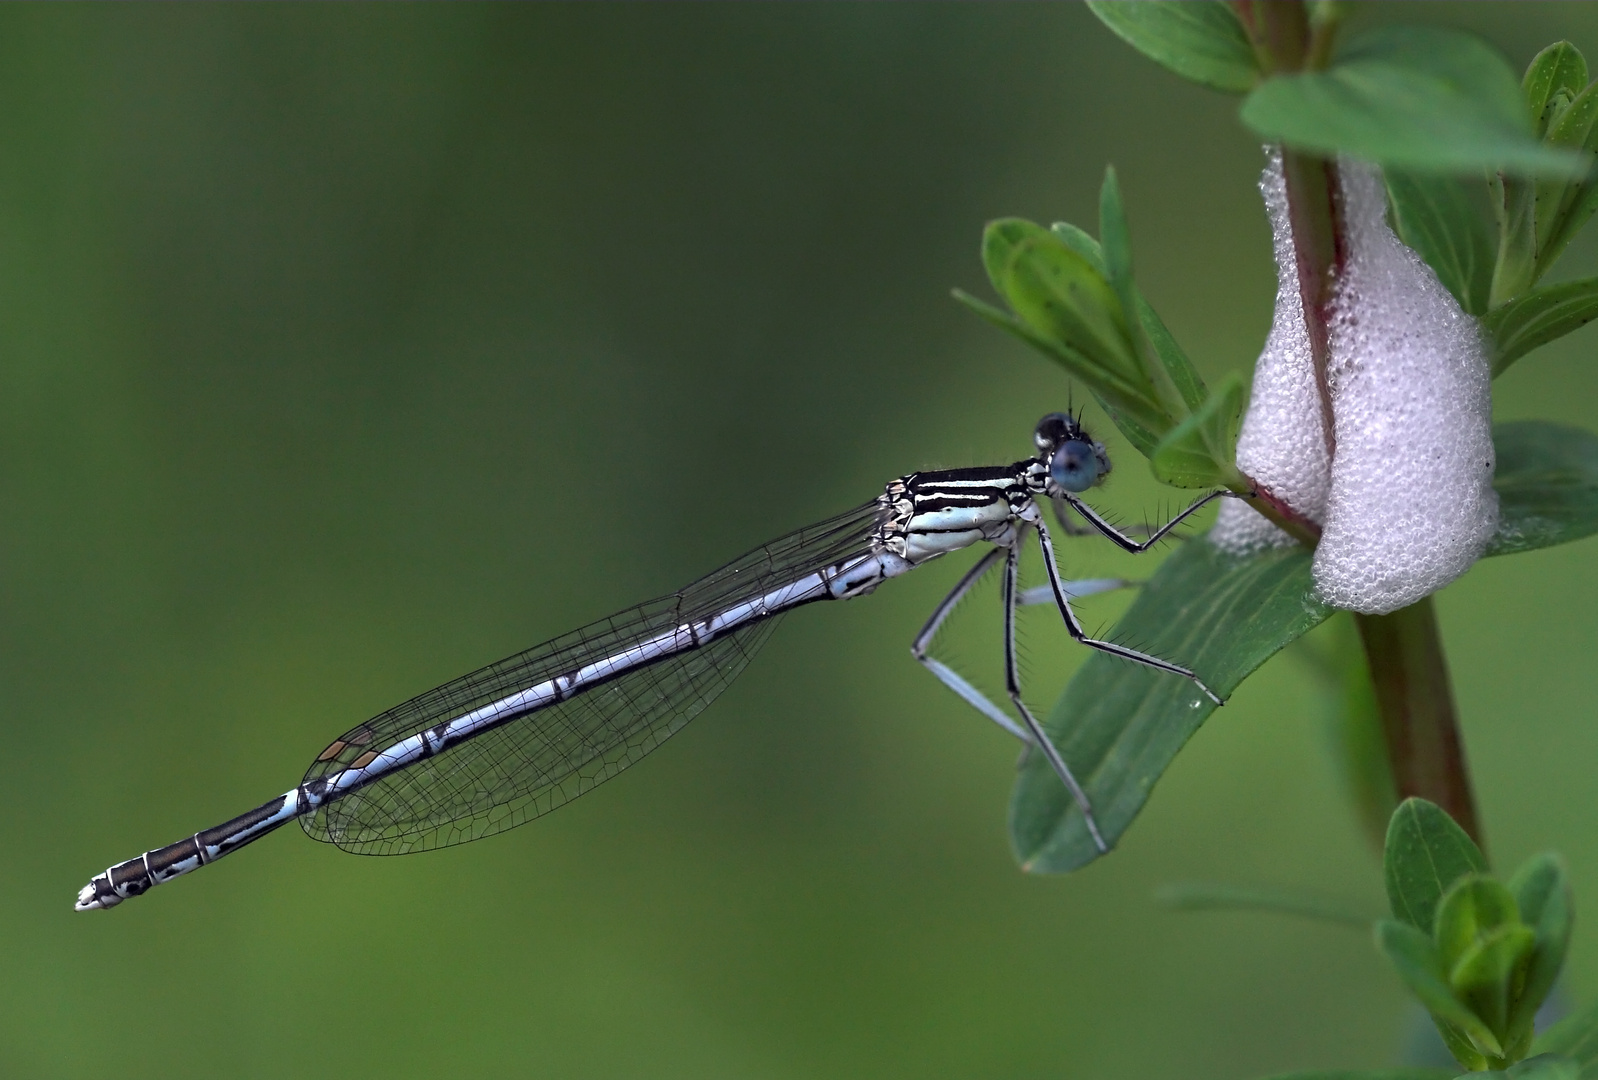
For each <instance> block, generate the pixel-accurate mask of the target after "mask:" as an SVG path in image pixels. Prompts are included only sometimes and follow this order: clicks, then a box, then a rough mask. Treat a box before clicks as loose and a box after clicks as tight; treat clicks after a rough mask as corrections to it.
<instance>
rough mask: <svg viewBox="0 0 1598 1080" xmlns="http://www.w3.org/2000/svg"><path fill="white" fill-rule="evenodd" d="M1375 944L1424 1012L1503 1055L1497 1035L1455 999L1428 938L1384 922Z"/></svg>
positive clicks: (1379, 925)
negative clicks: (1424, 1009)
mask: <svg viewBox="0 0 1598 1080" xmlns="http://www.w3.org/2000/svg"><path fill="white" fill-rule="evenodd" d="M1376 945H1377V947H1378V948H1380V949H1381V951H1382V953H1383V954H1384V955H1385V956H1386V957H1387V959H1388V960H1390V961H1391V962H1392V964H1393V967H1395V968H1397V969H1398V975H1399V978H1401V979H1403V980H1404V985H1405V986H1407V987H1409V992H1410V993H1412V994H1414V995H1415V997H1417V998H1418V999H1420V1003H1421V1004H1422V1005H1424V1006H1426V1011H1427V1012H1429V1013H1431V1014H1432V1016H1433V1017H1435V1018H1436V1019H1438V1020H1442V1021H1446V1022H1447V1023H1449V1024H1452V1025H1453V1026H1454V1027H1456V1028H1458V1029H1459V1030H1460V1031H1462V1032H1464V1033H1465V1035H1466V1036H1468V1037H1469V1038H1470V1039H1471V1041H1472V1042H1474V1043H1475V1044H1476V1045H1477V1047H1478V1048H1479V1049H1481V1050H1482V1051H1484V1052H1486V1053H1488V1054H1491V1055H1492V1056H1494V1057H1501V1056H1502V1051H1503V1048H1502V1047H1501V1046H1500V1045H1499V1043H1498V1038H1497V1036H1495V1035H1494V1034H1493V1033H1492V1032H1491V1031H1489V1030H1488V1029H1487V1025H1486V1024H1484V1023H1482V1021H1481V1018H1480V1017H1478V1016H1477V1015H1476V1014H1475V1013H1474V1012H1472V1011H1471V1010H1470V1008H1469V1007H1468V1006H1467V1005H1466V1004H1465V1003H1464V1002H1462V1001H1460V1000H1459V998H1457V997H1455V996H1454V989H1453V987H1452V986H1450V985H1449V984H1448V978H1447V976H1446V975H1444V974H1443V968H1442V961H1441V959H1440V958H1439V957H1438V955H1437V949H1436V947H1435V946H1434V945H1433V944H1432V939H1431V938H1430V937H1428V936H1427V935H1425V934H1423V933H1421V931H1419V930H1417V929H1416V928H1415V927H1413V926H1411V925H1409V924H1408V923H1402V922H1398V921H1397V920H1394V919H1383V920H1382V921H1381V922H1379V923H1377V924H1376Z"/></svg>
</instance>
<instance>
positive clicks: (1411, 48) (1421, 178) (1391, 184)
mask: <svg viewBox="0 0 1598 1080" xmlns="http://www.w3.org/2000/svg"><path fill="white" fill-rule="evenodd" d="M1255 6H1256V5H1249V4H1228V3H1223V2H1220V0H1198V2H1193V3H1188V2H1166V0H1154V2H1148V0H1130V2H1129V0H1090V3H1089V7H1091V8H1092V9H1093V11H1094V13H1095V14H1096V15H1097V16H1098V17H1099V19H1100V20H1101V21H1102V22H1104V24H1105V25H1106V26H1108V27H1109V28H1110V29H1111V30H1113V31H1114V32H1115V33H1116V34H1118V35H1119V36H1120V37H1122V38H1123V39H1124V40H1126V41H1127V42H1128V43H1129V44H1131V45H1132V46H1133V47H1134V48H1136V49H1137V50H1138V51H1140V52H1142V53H1143V54H1144V55H1146V56H1148V57H1150V58H1151V59H1153V60H1155V61H1156V62H1158V63H1160V64H1161V65H1162V66H1164V67H1166V68H1168V69H1170V70H1171V71H1174V72H1176V73H1177V74H1178V75H1182V76H1183V77H1185V78H1189V79H1192V80H1194V81H1196V82H1199V83H1202V84H1204V85H1206V86H1209V87H1212V88H1214V89H1217V90H1223V91H1227V92H1230V93H1236V94H1243V95H1245V96H1244V99H1243V103H1242V107H1241V110H1240V118H1241V120H1242V121H1243V123H1244V125H1245V126H1247V127H1248V128H1249V129H1250V130H1251V131H1253V132H1254V133H1255V134H1256V135H1258V136H1260V137H1261V138H1263V139H1266V140H1268V141H1271V142H1279V143H1281V144H1283V145H1284V146H1287V147H1290V148H1293V149H1295V150H1299V151H1303V152H1306V153H1312V154H1317V155H1324V156H1334V155H1338V154H1346V155H1349V156H1352V157H1356V158H1359V159H1361V160H1364V161H1370V162H1374V163H1376V164H1378V165H1380V166H1382V170H1383V173H1384V175H1385V176H1386V178H1387V187H1388V195H1389V198H1390V200H1391V204H1392V214H1393V224H1394V227H1395V228H1396V230H1397V231H1398V234H1399V236H1400V237H1401V238H1402V239H1403V241H1404V242H1405V243H1406V244H1408V245H1409V246H1410V247H1412V248H1414V249H1415V250H1416V251H1417V252H1419V253H1420V255H1421V257H1422V258H1424V259H1425V260H1426V262H1427V263H1428V264H1429V265H1430V266H1431V267H1432V269H1433V270H1435V271H1436V273H1437V276H1438V278H1439V280H1441V281H1442V283H1443V284H1444V285H1445V286H1446V287H1447V288H1448V289H1449V291H1450V292H1452V293H1453V294H1454V297H1455V298H1456V299H1457V300H1458V301H1459V304H1460V306H1461V307H1462V308H1464V310H1465V311H1466V312H1467V313H1468V314H1471V315H1474V316H1477V317H1478V318H1480V319H1481V320H1482V329H1483V331H1484V333H1485V335H1486V337H1487V339H1488V341H1489V343H1490V344H1491V346H1492V349H1493V374H1494V375H1495V376H1496V375H1498V374H1500V373H1501V372H1503V371H1504V370H1505V369H1506V368H1508V367H1509V365H1511V364H1512V363H1514V362H1515V361H1516V360H1518V359H1519V358H1520V357H1522V356H1524V355H1525V354H1526V353H1527V352H1530V351H1531V350H1532V349H1534V348H1536V347H1538V346H1539V345H1544V344H1547V343H1548V342H1549V341H1552V340H1554V339H1555V338H1558V337H1562V336H1563V335H1565V334H1568V333H1570V332H1571V331H1572V330H1575V329H1577V328H1578V327H1581V326H1583V325H1585V324H1586V323H1588V322H1590V321H1591V320H1592V319H1593V318H1595V317H1598V278H1586V279H1583V280H1580V281H1571V282H1564V283H1561V284H1557V285H1548V286H1542V287H1540V288H1539V287H1538V286H1537V283H1538V281H1539V280H1540V279H1541V278H1542V277H1543V276H1544V275H1545V274H1547V273H1548V271H1549V270H1550V269H1551V268H1552V267H1553V265H1554V263H1555V261H1556V260H1557V259H1558V258H1559V256H1560V254H1561V253H1562V252H1563V251H1564V250H1565V248H1566V247H1567V246H1568V245H1569V243H1570V241H1571V239H1572V238H1573V237H1574V236H1575V235H1576V233H1577V232H1578V231H1579V230H1580V229H1581V227H1582V226H1583V225H1585V224H1586V223H1587V221H1588V220H1589V219H1591V217H1592V216H1593V214H1594V213H1595V212H1598V172H1595V170H1594V161H1595V158H1598V82H1591V81H1589V79H1588V70H1587V61H1586V59H1585V58H1584V57H1583V56H1582V54H1581V52H1580V50H1578V49H1577V48H1576V47H1575V46H1574V45H1572V44H1571V43H1570V42H1568V41H1559V42H1555V43H1554V44H1552V45H1550V46H1548V47H1547V48H1546V49H1544V50H1543V51H1542V52H1540V53H1539V54H1538V55H1537V56H1536V58H1535V59H1533V60H1532V62H1531V65H1530V66H1529V67H1528V68H1527V69H1526V72H1525V74H1524V76H1522V77H1521V78H1518V79H1517V78H1516V76H1515V73H1514V70H1513V69H1512V68H1511V67H1510V66H1509V64H1508V63H1507V62H1506V61H1505V60H1504V58H1503V57H1502V56H1500V55H1499V54H1498V53H1497V52H1496V51H1495V50H1494V49H1493V48H1492V47H1491V46H1489V45H1488V44H1486V43H1485V42H1483V41H1481V40H1480V39H1479V38H1476V37H1475V36H1473V35H1471V34H1468V33H1465V32H1463V31H1459V30H1455V29H1451V28H1447V27H1435V26H1388V27H1379V28H1376V29H1372V30H1369V31H1366V32H1365V33H1362V34H1358V35H1354V36H1352V37H1350V38H1349V39H1348V40H1347V41H1346V42H1341V43H1339V44H1338V46H1337V47H1336V48H1335V49H1329V50H1328V55H1327V57H1326V60H1325V62H1324V63H1317V62H1316V57H1315V56H1313V55H1312V56H1310V57H1309V61H1310V62H1309V63H1308V64H1306V65H1305V66H1304V67H1303V68H1301V69H1296V70H1279V69H1278V66H1277V62H1278V60H1279V58H1277V57H1274V56H1273V55H1272V53H1271V49H1270V48H1269V47H1268V44H1267V43H1266V42H1265V41H1264V40H1262V37H1261V32H1260V28H1259V27H1257V26H1252V25H1249V24H1246V23H1245V21H1244V19H1242V18H1240V17H1239V15H1238V13H1237V12H1238V10H1239V9H1252V8H1253V7H1255ZM1338 10H1339V9H1338V8H1336V7H1335V6H1332V5H1325V6H1323V8H1322V11H1323V12H1324V13H1325V14H1324V15H1323V17H1322V19H1321V20H1320V21H1319V23H1318V24H1317V25H1316V26H1315V27H1314V32H1315V34H1316V35H1318V36H1319V37H1320V38H1322V39H1324V40H1325V41H1331V40H1332V39H1333V37H1334V34H1335V31H1336V29H1337V27H1336V22H1337V19H1338V14H1337V13H1338Z"/></svg>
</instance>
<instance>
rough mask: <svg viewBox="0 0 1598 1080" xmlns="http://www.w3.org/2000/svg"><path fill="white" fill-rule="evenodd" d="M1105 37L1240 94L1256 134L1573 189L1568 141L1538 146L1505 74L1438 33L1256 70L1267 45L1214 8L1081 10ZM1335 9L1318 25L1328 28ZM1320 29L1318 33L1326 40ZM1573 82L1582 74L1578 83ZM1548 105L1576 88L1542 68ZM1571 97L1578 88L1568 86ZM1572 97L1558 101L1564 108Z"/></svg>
mask: <svg viewBox="0 0 1598 1080" xmlns="http://www.w3.org/2000/svg"><path fill="white" fill-rule="evenodd" d="M1088 6H1089V7H1090V8H1092V10H1093V13H1094V14H1095V15H1097V16H1098V17H1099V19H1100V20H1101V21H1102V22H1103V23H1104V24H1105V25H1106V26H1108V27H1109V28H1110V29H1111V30H1112V31H1114V32H1115V33H1116V34H1117V35H1119V36H1120V37H1121V38H1122V39H1124V40H1125V41H1126V42H1127V43H1129V44H1130V45H1131V46H1132V47H1133V48H1135V49H1137V50H1138V51H1139V52H1141V53H1143V54H1144V55H1145V56H1147V57H1149V58H1150V59H1152V60H1154V61H1155V62H1157V63H1159V64H1161V65H1162V66H1164V67H1166V68H1168V69H1170V70H1171V71H1174V72H1175V73H1176V74H1178V75H1181V76H1183V77H1184V78H1188V79H1192V80H1194V81H1195V82H1199V83H1203V84H1204V85H1206V86H1209V87H1212V88H1214V89H1217V90H1222V91H1227V92H1230V93H1237V94H1245V95H1247V96H1246V97H1245V98H1244V101H1243V108H1242V118H1243V122H1244V123H1245V124H1246V125H1247V126H1248V127H1249V128H1251V129H1252V130H1253V131H1254V132H1255V133H1256V134H1257V135H1260V136H1261V137H1263V138H1265V139H1268V140H1270V141H1273V142H1281V143H1285V144H1287V145H1288V146H1291V147H1294V148H1296V149H1301V150H1306V151H1309V152H1312V153H1318V154H1323V155H1328V156H1329V155H1335V154H1350V155H1352V156H1354V157H1358V158H1361V159H1363V160H1365V161H1371V162H1375V163H1376V164H1378V165H1382V166H1384V167H1391V168H1397V169H1408V170H1413V171H1419V172H1428V173H1458V172H1470V173H1480V172H1482V171H1483V170H1489V169H1490V170H1504V171H1506V172H1509V173H1512V174H1514V175H1517V176H1540V177H1545V178H1549V179H1565V180H1573V179H1579V178H1580V177H1583V176H1585V175H1586V173H1587V171H1588V160H1587V158H1586V156H1584V155H1582V154H1580V153H1577V152H1575V150H1574V149H1573V147H1574V146H1575V145H1577V144H1576V143H1574V142H1572V141H1571V140H1570V139H1569V138H1565V137H1561V138H1558V139H1554V138H1549V139H1547V140H1545V139H1544V138H1543V136H1544V134H1545V130H1547V129H1548V128H1549V127H1551V126H1557V125H1558V123H1560V122H1561V121H1560V118H1555V119H1551V120H1549V121H1545V122H1544V125H1543V126H1542V127H1538V126H1537V125H1534V124H1533V122H1532V116H1531V115H1529V114H1528V113H1527V111H1526V109H1525V106H1524V104H1523V100H1522V95H1521V91H1520V88H1519V86H1518V85H1517V83H1518V80H1517V79H1516V78H1515V73H1514V70H1513V69H1512V68H1510V66H1509V65H1508V64H1507V63H1506V62H1505V61H1504V59H1503V57H1502V56H1500V55H1499V54H1498V53H1497V52H1496V51H1495V50H1493V49H1492V48H1491V47H1490V46H1489V45H1487V44H1486V43H1484V42H1483V41H1481V40H1480V39H1479V38H1476V37H1474V36H1473V35H1470V34H1467V33H1464V32H1462V31H1458V30H1452V29H1445V28H1441V27H1407V26H1389V27H1378V28H1375V29H1373V30H1370V31H1368V32H1366V33H1364V34H1360V35H1358V36H1357V37H1355V38H1353V39H1351V40H1350V41H1349V42H1347V44H1346V45H1344V46H1343V47H1341V48H1339V49H1338V50H1337V51H1336V52H1335V54H1334V55H1332V57H1331V59H1330V63H1328V64H1326V65H1325V66H1324V67H1321V68H1319V69H1318V70H1304V71H1283V72H1276V71H1268V70H1267V66H1268V65H1270V64H1271V62H1272V60H1273V58H1272V57H1270V56H1268V55H1262V54H1265V53H1267V52H1268V50H1269V42H1268V40H1266V39H1267V37H1268V35H1260V40H1259V41H1258V42H1256V41H1254V40H1251V38H1250V32H1249V29H1248V28H1247V27H1245V26H1244V25H1243V23H1242V22H1241V21H1240V20H1239V19H1238V16H1237V14H1236V12H1235V10H1234V8H1233V6H1232V5H1231V4H1227V3H1223V2H1221V0H1200V2H1185V0H1158V2H1155V0H1090V2H1089V4H1088ZM1335 17H1336V16H1335V9H1333V14H1332V15H1330V16H1329V19H1335ZM1331 28H1332V23H1331V22H1330V21H1328V22H1327V24H1326V25H1325V26H1324V27H1323V28H1322V30H1323V32H1330V30H1331ZM1580 74H1581V80H1580V81H1581V83H1582V84H1583V85H1584V84H1585V74H1586V73H1585V71H1584V70H1583V71H1582V72H1581V73H1580ZM1547 81H1548V84H1549V86H1550V87H1551V89H1550V90H1549V94H1548V100H1550V101H1553V100H1555V98H1556V97H1557V95H1558V93H1559V92H1560V91H1561V89H1562V88H1568V87H1569V86H1570V85H1571V84H1572V83H1573V82H1575V81H1576V79H1575V76H1574V75H1573V74H1572V68H1571V66H1570V65H1568V64H1567V65H1565V66H1564V67H1559V66H1552V67H1550V77H1549V79H1548V80H1547ZM1576 89H1578V90H1579V89H1580V86H1577V87H1576ZM1574 97H1575V95H1574V93H1569V94H1568V96H1567V98H1565V99H1560V100H1572V101H1573V100H1574Z"/></svg>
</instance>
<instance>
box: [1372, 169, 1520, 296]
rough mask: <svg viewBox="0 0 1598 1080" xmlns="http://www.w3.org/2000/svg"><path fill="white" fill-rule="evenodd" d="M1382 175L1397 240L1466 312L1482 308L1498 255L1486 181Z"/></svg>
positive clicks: (1393, 173) (1396, 173)
mask: <svg viewBox="0 0 1598 1080" xmlns="http://www.w3.org/2000/svg"><path fill="white" fill-rule="evenodd" d="M1386 176H1387V194H1388V197H1389V198H1390V199H1391V200H1392V204H1393V223H1394V224H1395V225H1397V226H1398V236H1399V239H1401V240H1403V241H1404V243H1406V244H1408V245H1409V246H1410V247H1412V248H1414V249H1415V250H1416V251H1417V252H1419V254H1420V257H1421V258H1423V259H1425V260H1426V265H1428V266H1430V267H1431V268H1432V269H1433V270H1434V271H1436V273H1437V279H1438V280H1439V281H1441V282H1442V283H1443V286H1444V287H1445V288H1447V289H1448V291H1449V292H1451V293H1453V294H1454V299H1455V300H1458V301H1459V306H1460V307H1462V308H1464V309H1465V311H1466V312H1467V313H1468V314H1471V315H1481V314H1483V313H1485V312H1486V311H1487V297H1488V292H1489V290H1490V289H1491V288H1492V284H1493V263H1494V260H1496V259H1497V257H1498V237H1497V230H1496V227H1495V226H1494V224H1493V208H1492V203H1491V201H1490V200H1489V198H1488V192H1487V184H1486V183H1485V182H1484V181H1483V180H1482V179H1481V178H1480V177H1474V176H1438V175H1435V174H1426V173H1409V172H1403V171H1401V170H1398V169H1390V170H1388V171H1387V173H1386Z"/></svg>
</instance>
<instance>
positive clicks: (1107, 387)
mask: <svg viewBox="0 0 1598 1080" xmlns="http://www.w3.org/2000/svg"><path fill="white" fill-rule="evenodd" d="M982 257H983V263H984V265H985V266H986V268H987V271H988V277H989V278H990V279H991V280H992V282H993V286H994V288H995V289H997V290H998V292H999V294H1000V295H1001V296H1003V297H1004V298H1005V299H1006V300H1007V301H1008V302H1009V304H1010V307H1011V308H1012V309H1013V310H1014V312H1015V317H1013V318H1012V317H1011V316H1009V315H1006V314H1005V313H1003V312H1000V311H998V310H996V309H994V308H992V307H990V306H988V305H986V304H984V303H982V302H981V301H979V300H976V299H974V298H973V297H970V296H967V295H965V294H964V293H961V292H958V291H957V292H956V293H955V297H956V298H957V299H959V300H960V301H961V302H963V303H964V304H966V305H967V306H968V307H970V308H972V309H973V310H975V311H976V312H977V313H978V314H980V315H982V316H983V317H984V318H986V319H988V320H989V321H990V322H992V323H994V324H995V325H997V326H999V327H1001V328H1003V329H1005V330H1007V331H1009V332H1010V333H1013V334H1015V335H1016V336H1017V337H1019V338H1021V339H1022V340H1024V341H1026V342H1027V343H1028V344H1030V345H1032V346H1034V347H1035V348H1037V349H1038V350H1039V351H1041V352H1043V353H1044V354H1045V355H1047V356H1050V357H1052V358H1053V359H1054V360H1055V361H1056V362H1058V363H1059V364H1060V365H1061V366H1062V367H1064V368H1065V369H1066V370H1067V371H1068V372H1070V374H1071V375H1072V376H1073V377H1074V378H1076V379H1077V380H1079V381H1080V382H1082V383H1083V384H1084V385H1086V386H1087V387H1088V388H1089V389H1090V390H1092V391H1093V393H1094V394H1095V396H1097V397H1098V399H1099V400H1100V402H1101V403H1103V405H1104V406H1105V408H1106V411H1108V412H1109V413H1110V415H1111V417H1112V418H1113V419H1114V420H1115V421H1116V423H1117V425H1118V426H1119V427H1120V428H1121V430H1122V431H1123V432H1124V433H1125V434H1126V436H1127V438H1128V439H1130V440H1131V441H1132V443H1133V445H1135V446H1137V447H1138V449H1139V450H1140V451H1142V452H1143V453H1145V454H1147V453H1149V452H1150V451H1152V449H1153V446H1154V444H1155V443H1156V442H1157V441H1158V440H1159V437H1160V436H1161V435H1163V434H1164V433H1165V432H1166V431H1167V430H1169V429H1170V427H1171V426H1172V425H1173V423H1174V421H1172V420H1171V419H1170V417H1169V416H1168V415H1167V414H1166V413H1165V411H1164V409H1163V408H1162V406H1161V405H1160V404H1159V402H1158V400H1157V398H1156V395H1155V392H1154V389H1153V387H1152V386H1151V385H1150V384H1149V382H1148V379H1147V377H1146V376H1145V374H1144V371H1143V364H1142V363H1141V362H1140V361H1139V359H1138V357H1137V355H1136V349H1135V346H1134V344H1133V342H1132V337H1131V331H1130V330H1129V329H1128V326H1127V323H1126V318H1125V316H1124V313H1123V308H1122V305H1121V300H1120V298H1119V297H1118V296H1116V294H1115V290H1113V289H1112V288H1111V287H1110V285H1109V283H1108V282H1107V281H1105V279H1104V276H1103V275H1102V274H1101V273H1100V272H1099V271H1098V270H1097V269H1096V268H1095V267H1094V266H1093V265H1092V264H1091V263H1090V262H1089V261H1088V259H1086V258H1084V257H1083V256H1082V255H1080V254H1078V253H1077V252H1076V251H1074V250H1072V248H1071V247H1070V246H1069V245H1067V244H1066V243H1065V242H1064V241H1063V240H1061V239H1060V238H1059V236H1057V235H1056V234H1054V233H1052V232H1050V231H1049V230H1047V229H1044V228H1042V227H1040V226H1038V225H1034V224H1032V223H1031V222H1029V221H1022V220H1019V219H1015V218H1010V219H1006V220H1002V221H995V222H992V223H990V224H989V225H988V227H987V229H986V230H985V231H984V233H983V238H982Z"/></svg>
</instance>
